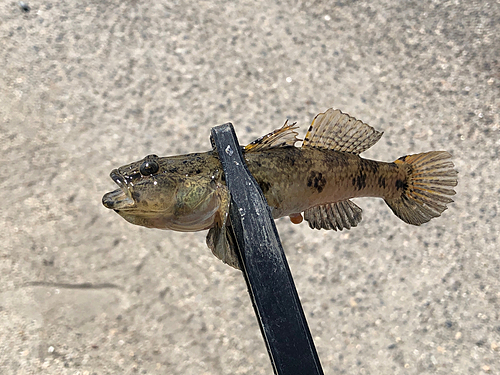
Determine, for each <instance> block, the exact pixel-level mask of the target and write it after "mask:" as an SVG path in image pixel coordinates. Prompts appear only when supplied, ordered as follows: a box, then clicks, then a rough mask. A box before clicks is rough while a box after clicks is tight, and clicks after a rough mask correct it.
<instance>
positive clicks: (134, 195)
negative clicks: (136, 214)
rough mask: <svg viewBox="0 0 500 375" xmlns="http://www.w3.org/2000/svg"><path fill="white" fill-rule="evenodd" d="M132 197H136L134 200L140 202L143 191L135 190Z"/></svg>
mask: <svg viewBox="0 0 500 375" xmlns="http://www.w3.org/2000/svg"><path fill="white" fill-rule="evenodd" d="M132 198H134V200H135V201H136V202H138V201H139V200H140V199H141V193H139V192H138V191H134V192H133V193H132Z"/></svg>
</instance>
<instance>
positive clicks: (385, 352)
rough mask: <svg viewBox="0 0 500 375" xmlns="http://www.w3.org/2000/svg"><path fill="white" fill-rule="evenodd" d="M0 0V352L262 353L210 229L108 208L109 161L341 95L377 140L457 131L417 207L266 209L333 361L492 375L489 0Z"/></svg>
mask: <svg viewBox="0 0 500 375" xmlns="http://www.w3.org/2000/svg"><path fill="white" fill-rule="evenodd" d="M27 4H28V6H29V7H30V11H29V12H27V13H26V12H24V11H23V10H22V9H21V8H20V7H19V5H18V2H17V1H5V2H2V3H0V149H1V153H0V159H1V166H2V167H1V169H0V194H1V201H2V210H1V213H2V214H1V215H0V227H1V228H2V230H1V231H0V243H1V245H0V275H1V276H0V372H1V373H2V374H89V375H90V374H183V375H186V374H197V375H198V374H271V373H272V368H271V365H270V361H269V358H268V356H267V352H266V349H265V346H264V342H263V340H262V337H261V334H260V331H259V327H258V325H257V322H256V319H255V316H254V313H253V309H252V306H251V303H250V300H249V297H248V294H247V291H246V286H245V283H244V280H243V277H242V275H241V273H240V272H238V271H236V270H233V269H231V268H229V267H227V266H224V265H223V264H222V263H221V262H220V261H219V260H217V259H216V258H215V257H213V256H212V254H211V252H210V250H209V249H208V248H207V247H206V245H205V235H206V233H204V232H200V233H177V232H169V231H160V230H152V229H146V228H140V227H136V226H133V225H131V224H129V223H127V222H126V221H125V220H123V219H122V218H120V217H119V216H118V215H116V214H115V213H113V212H112V211H109V210H107V209H105V208H104V207H103V206H102V204H101V197H102V195H103V194H104V193H106V192H107V191H110V190H111V189H114V184H113V182H112V181H111V179H110V178H109V172H110V171H111V169H113V168H115V167H118V166H120V165H123V164H126V163H129V162H131V161H134V160H138V159H140V158H142V157H144V156H145V155H147V154H151V153H156V154H158V155H163V156H166V155H175V154H181V153H188V152H195V151H205V150H208V149H209V148H210V142H209V135H210V129H211V127H212V126H215V125H219V124H222V123H224V122H227V121H231V122H232V123H233V124H234V126H235V128H236V131H237V133H238V137H239V139H240V142H241V143H248V142H251V141H252V140H254V139H255V138H257V137H259V136H261V135H263V134H266V133H268V132H269V131H271V130H273V129H275V128H277V127H279V126H281V125H282V124H283V122H284V121H285V119H287V118H288V119H290V120H291V121H297V122H298V124H299V125H300V126H301V129H302V134H304V133H305V130H306V129H307V127H308V125H309V123H310V121H311V120H312V118H313V117H314V115H316V114H317V113H318V112H321V111H324V110H326V109H327V108H329V107H335V108H340V109H342V110H343V111H345V112H347V113H349V114H351V115H352V116H355V117H357V118H359V119H361V120H363V121H365V122H367V123H368V124H370V125H372V126H373V127H375V128H376V129H378V130H383V131H384V132H385V133H384V136H383V138H382V139H381V140H380V141H379V142H378V144H376V145H375V146H374V147H373V148H372V149H370V150H368V151H367V152H365V153H364V154H363V156H365V157H369V158H374V159H377V160H383V161H392V160H395V159H396V158H398V157H400V156H402V155H406V154H410V153H417V152H424V151H429V150H447V151H449V152H451V153H452V154H453V155H454V162H455V164H456V167H457V169H458V171H459V173H460V174H459V185H458V187H457V189H456V190H457V195H456V199H455V203H453V204H451V205H450V208H449V210H447V211H445V212H444V214H443V215H442V217H441V218H437V219H434V220H432V221H431V222H430V223H428V224H426V225H423V226H421V227H414V226H409V225H406V224H405V223H403V222H402V221H401V220H399V219H398V218H396V217H395V216H394V215H393V214H392V212H391V211H390V209H389V208H388V207H387V206H386V205H385V203H384V202H383V201H382V200H380V199H359V200H356V202H357V204H358V205H359V206H361V207H362V208H363V210H364V212H363V221H362V222H361V224H360V225H359V226H358V227H357V228H353V229H352V230H350V231H343V232H328V231H313V230H311V229H309V228H308V226H307V224H306V223H303V224H301V225H292V224H291V223H290V222H289V220H287V219H280V220H278V221H277V226H278V230H279V232H280V236H281V240H282V243H283V247H284V249H285V251H286V253H287V256H288V261H289V264H290V268H291V270H292V272H293V274H294V277H295V283H296V286H297V289H298V291H299V294H300V297H301V299H302V302H303V307H304V310H305V313H306V316H307V318H308V322H309V326H310V329H311V332H312V335H313V337H314V340H315V343H316V347H317V350H318V354H319V357H320V359H321V362H322V365H323V369H324V372H325V374H374V375H378V374H475V375H477V374H500V317H499V315H500V281H499V280H500V250H499V244H498V235H499V230H500V220H499V218H498V214H499V193H500V188H499V182H500V179H499V177H498V176H499V170H500V162H499V150H500V134H499V133H500V113H499V105H500V42H499V39H498V35H500V23H499V19H500V3H499V2H498V1H489V2H486V1H471V2H463V1H447V2H443V1H427V0H426V1H408V2H400V1H394V0H392V1H389V0H387V1H375V2H367V1H352V2H350V1H331V2H324V1H311V2H304V1H290V2H286V1H270V2H253V1H241V2H232V1H226V2H224V1H219V2H211V1H201V2H194V1H185V0H179V1H157V2H149V1H146V2H139V1H85V0H84V1H73V0H66V1H63V0H56V1H37V2H35V1H33V2H27Z"/></svg>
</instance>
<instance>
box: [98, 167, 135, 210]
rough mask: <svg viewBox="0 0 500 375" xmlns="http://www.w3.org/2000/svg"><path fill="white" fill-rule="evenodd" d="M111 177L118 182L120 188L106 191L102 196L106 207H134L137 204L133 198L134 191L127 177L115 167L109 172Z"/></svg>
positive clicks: (120, 208) (114, 208) (118, 208)
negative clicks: (128, 183) (129, 185)
mask: <svg viewBox="0 0 500 375" xmlns="http://www.w3.org/2000/svg"><path fill="white" fill-rule="evenodd" d="M109 177H111V179H112V180H113V181H114V182H115V184H117V185H118V186H119V187H120V188H119V189H117V190H114V191H111V192H109V193H106V194H105V195H104V196H103V197H102V204H103V205H104V207H106V208H109V209H112V210H122V209H127V208H132V207H133V206H134V205H135V202H134V199H133V198H132V193H131V191H130V190H129V188H128V186H127V181H126V180H125V178H124V177H123V176H122V175H121V173H120V172H119V171H118V169H113V170H112V171H111V173H110V174H109Z"/></svg>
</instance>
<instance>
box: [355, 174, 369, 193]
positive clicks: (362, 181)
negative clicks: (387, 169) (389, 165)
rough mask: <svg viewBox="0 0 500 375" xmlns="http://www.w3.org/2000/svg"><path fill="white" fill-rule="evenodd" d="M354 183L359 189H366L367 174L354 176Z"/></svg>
mask: <svg viewBox="0 0 500 375" xmlns="http://www.w3.org/2000/svg"><path fill="white" fill-rule="evenodd" d="M352 185H353V186H355V187H356V189H357V190H361V189H364V188H365V187H366V174H364V173H360V174H359V175H357V176H354V177H353V178H352Z"/></svg>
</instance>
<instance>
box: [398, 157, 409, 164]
mask: <svg viewBox="0 0 500 375" xmlns="http://www.w3.org/2000/svg"><path fill="white" fill-rule="evenodd" d="M407 157H408V155H405V156H401V157H400V158H399V159H398V160H401V161H402V162H405V161H406V158H407Z"/></svg>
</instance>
